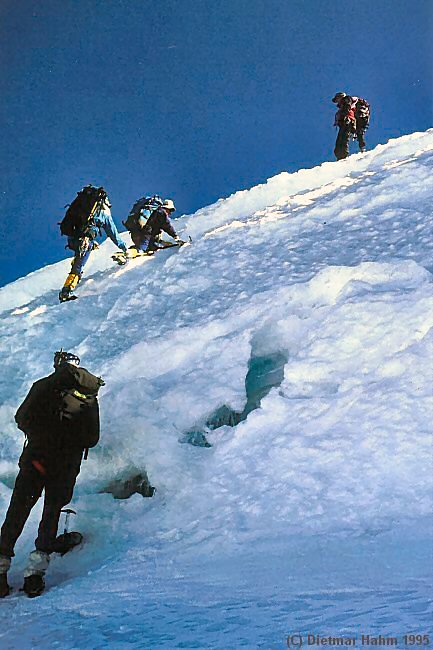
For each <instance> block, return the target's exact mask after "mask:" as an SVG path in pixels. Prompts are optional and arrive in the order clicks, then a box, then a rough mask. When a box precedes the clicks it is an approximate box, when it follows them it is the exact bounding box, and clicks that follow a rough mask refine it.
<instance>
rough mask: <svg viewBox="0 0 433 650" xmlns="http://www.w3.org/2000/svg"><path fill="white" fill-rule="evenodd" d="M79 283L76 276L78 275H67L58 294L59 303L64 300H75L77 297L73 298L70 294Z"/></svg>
mask: <svg viewBox="0 0 433 650" xmlns="http://www.w3.org/2000/svg"><path fill="white" fill-rule="evenodd" d="M79 281H80V276H79V275H78V273H70V274H69V275H68V277H67V278H66V280H65V284H64V285H63V289H62V290H61V292H60V293H59V300H60V302H65V301H66V300H75V298H76V297H77V296H74V295H73V293H72V292H73V290H74V289H75V287H76V286H77V284H78V282H79Z"/></svg>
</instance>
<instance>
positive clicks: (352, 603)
mask: <svg viewBox="0 0 433 650" xmlns="http://www.w3.org/2000/svg"><path fill="white" fill-rule="evenodd" d="M432 167H433V130H430V131H427V132H426V133H418V134H413V135H411V136H405V137H403V138H400V139H398V140H394V141H391V142H390V143H389V144H388V145H381V146H379V147H377V148H376V149H375V150H373V151H371V152H369V153H367V154H364V155H355V156H351V157H350V158H349V159H347V160H345V161H340V162H338V163H324V164H323V165H321V166H320V167H318V168H314V169H311V170H300V171H299V172H297V173H295V174H287V173H283V174H280V175H279V176H276V177H274V178H273V179H270V180H269V181H268V182H267V183H266V184H265V185H261V186H258V187H256V188H252V189H251V190H248V191H243V192H238V193H236V194H235V195H233V196H232V197H229V198H227V199H224V200H220V201H218V202H217V203H216V204H214V205H213V206H208V207H207V208H203V209H202V210H199V211H198V212H197V213H196V214H195V215H191V216H187V217H182V218H181V219H180V220H178V221H177V229H178V231H180V232H183V233H184V234H190V235H191V236H192V237H193V240H194V242H193V245H191V246H186V247H184V248H182V249H180V250H179V251H164V252H162V253H158V255H156V256H155V257H154V258H150V259H144V260H137V261H136V262H134V263H132V264H130V265H129V266H128V267H126V268H124V269H121V270H119V269H118V268H117V267H113V266H112V265H111V259H110V255H111V253H112V251H113V248H112V245H111V243H106V244H104V245H103V246H102V247H101V249H100V251H99V252H97V253H96V254H94V256H93V258H92V261H91V263H90V264H89V267H88V270H87V268H86V271H87V272H86V279H85V280H83V282H82V285H80V289H79V292H78V293H79V295H80V299H79V300H78V301H76V302H75V303H69V304H65V305H58V304H57V303H56V298H57V292H58V289H59V287H60V286H61V284H62V281H63V279H64V276H65V274H66V272H67V267H68V262H67V261H63V262H59V263H58V264H55V265H52V266H50V267H46V268H45V269H41V270H40V271H37V272H35V273H33V274H30V275H29V276H27V278H23V279H21V280H18V281H16V282H14V283H12V284H11V285H8V286H6V287H4V288H2V289H0V305H1V308H2V310H3V311H2V318H1V321H0V331H1V343H0V355H1V359H2V365H3V374H2V378H1V380H0V394H1V398H2V399H1V400H0V403H1V407H0V424H1V431H2V440H1V447H0V451H1V460H0V504H1V508H0V510H1V512H4V511H5V509H6V507H7V503H8V500H9V497H10V493H11V492H10V490H11V487H12V485H13V478H14V475H15V471H16V460H17V457H18V454H19V452H20V447H21V444H22V440H21V438H20V435H19V433H18V434H17V431H16V428H15V426H14V425H13V414H14V412H15V410H16V407H17V405H18V404H19V402H20V400H21V399H22V397H23V396H24V395H25V393H26V391H27V390H28V388H29V386H30V384H31V383H32V381H34V380H35V379H36V378H38V377H40V376H43V375H45V374H47V373H48V372H49V369H50V367H51V360H52V352H53V351H54V349H57V348H59V347H60V346H63V347H64V348H66V349H71V350H74V351H75V352H77V353H78V354H79V355H80V356H81V357H82V361H83V365H85V366H88V367H89V369H91V370H92V371H94V372H96V373H97V374H101V375H102V376H103V377H104V379H105V380H106V387H105V388H104V392H103V393H102V395H101V412H102V431H103V435H102V441H101V444H100V446H99V447H97V448H96V449H95V450H92V453H91V454H90V457H89V460H88V462H87V463H84V464H83V467H82V472H81V475H80V477H79V480H78V486H77V491H76V497H75V499H74V503H75V504H76V505H77V508H78V511H79V526H80V529H81V530H82V531H83V533H84V534H85V536H86V539H88V544H86V546H85V549H86V550H85V549H83V551H82V552H79V553H80V555H76V556H75V560H74V557H73V556H72V555H71V557H68V558H65V559H63V560H61V561H57V560H56V561H54V562H53V567H52V570H51V573H50V574H49V576H48V585H49V586H52V587H53V588H52V589H51V590H50V591H48V592H47V594H46V595H45V596H44V598H43V599H41V600H40V601H38V603H37V605H34V604H32V606H31V607H30V605H29V603H28V602H27V601H24V600H22V599H20V600H19V602H18V601H17V600H11V601H9V602H10V603H11V604H10V605H8V601H5V603H4V611H5V612H8V611H9V612H10V611H14V612H16V613H17V614H19V613H20V612H24V611H25V612H32V613H31V621H32V625H33V626H34V625H36V627H37V626H39V625H41V626H42V625H43V621H44V616H45V615H46V613H47V611H49V608H51V607H53V606H54V607H57V612H58V616H56V615H55V616H54V617H53V618H52V620H51V622H50V623H49V624H48V630H49V632H48V633H49V641H48V645H41V646H40V647H45V648H46V647H55V645H54V644H55V643H56V642H57V641H58V639H59V638H60V639H61V640H62V639H63V645H64V647H67V648H69V647H70V648H73V647H74V648H75V647H77V648H82V647H83V648H84V647H86V648H89V647H90V648H97V647H103V644H104V643H105V644H107V643H109V646H108V647H113V648H117V647H118V648H141V647H152V648H176V647H188V648H193V647H195V648H207V647H211V648H225V647H242V645H245V646H246V647H267V648H268V647H272V646H271V643H274V642H275V643H276V644H277V643H278V641H279V640H280V641H281V640H282V639H284V634H285V632H284V630H286V632H287V631H288V630H289V629H294V626H295V627H296V625H297V628H296V629H304V628H305V629H307V628H308V626H310V627H311V626H312V625H315V627H314V630H315V631H316V632H317V633H319V632H320V630H319V629H318V626H319V623H318V621H320V625H323V628H324V629H325V628H326V629H327V632H328V633H329V632H331V631H334V632H338V631H339V632H341V631H342V630H343V631H344V630H352V631H353V629H355V628H356V629H358V628H357V626H359V625H360V624H363V625H364V626H365V625H368V627H369V629H370V630H373V629H374V630H376V631H378V632H382V633H383V632H385V631H386V630H388V631H390V633H393V634H395V633H396V632H397V631H400V630H403V629H404V627H405V626H408V625H409V626H412V628H414V627H415V628H417V631H421V630H420V627H419V626H420V624H421V623H423V625H426V624H427V621H428V620H429V619H428V606H427V601H428V582H427V581H426V578H425V567H424V562H423V561H424V560H425V558H426V557H427V556H428V542H426V541H425V540H426V539H427V538H428V534H429V526H428V524H426V519H427V517H428V515H429V513H430V512H431V494H432V492H431V440H430V434H431V425H430V422H431V416H432V412H433V404H432V390H431V376H432V365H433V364H432V359H433V349H432V346H433V337H432V332H433V330H432V325H433V309H432V307H433V304H432V303H433V299H432V275H431V273H432V268H433V267H432V249H433V244H432V237H431V233H432V225H433V214H432V213H433V211H432V207H431V197H432V196H433V176H432ZM275 355H280V357H279V358H283V359H284V362H283V374H282V376H281V377H280V379H279V380H278V382H275V384H274V387H273V388H271V389H270V391H269V392H268V394H267V395H265V396H264V397H263V398H262V399H261V401H260V408H253V409H252V410H251V412H249V414H248V417H246V418H245V419H243V421H241V422H239V423H238V424H237V425H236V426H234V427H233V426H228V425H225V426H221V427H219V428H216V429H214V430H213V431H208V432H207V433H206V435H207V438H208V440H209V441H210V442H211V444H212V447H211V448H201V447H194V446H192V445H190V444H181V443H182V442H185V440H186V439H188V437H187V436H188V433H189V432H190V431H204V430H206V422H208V420H209V418H210V417H211V416H212V415H213V414H214V413H215V412H216V411H217V410H218V409H219V408H220V407H222V406H225V407H227V409H229V410H231V411H232V412H233V413H237V412H241V411H242V410H243V409H244V408H245V405H246V402H247V394H246V386H245V384H246V380H247V378H248V376H249V374H248V373H249V368H251V367H252V365H253V364H254V363H255V362H256V361H257V360H267V359H272V358H274V357H275ZM259 380H260V377H258V378H257V377H256V379H255V381H256V382H257V381H259ZM144 468H145V469H146V470H147V472H148V474H149V477H150V480H151V482H152V483H153V484H154V485H156V487H157V493H156V496H155V497H154V498H153V499H143V498H142V497H141V496H139V495H137V494H136V495H134V496H133V497H131V498H130V499H129V500H126V501H114V500H113V498H112V496H111V495H109V494H102V493H100V491H101V490H103V489H104V487H106V485H107V483H109V482H110V481H111V480H113V479H115V478H117V477H119V476H121V475H125V473H128V472H129V473H131V472H134V471H140V470H142V469H144ZM38 514H39V512H38V511H37V509H35V512H34V513H33V514H32V517H31V521H29V523H28V525H27V527H26V529H25V532H24V534H23V537H22V538H21V540H20V542H19V545H18V547H17V560H16V563H15V564H14V568H13V572H12V573H11V576H12V581H13V582H15V583H17V582H18V581H19V574H18V571H19V570H20V569H21V568H22V565H23V563H24V561H25V554H26V553H27V552H28V550H30V548H31V543H32V539H33V537H34V532H35V525H36V523H37V517H38ZM430 528H431V527H430ZM430 532H431V531H430ZM414 548H416V549H417V559H411V560H410V562H409V563H407V562H405V565H404V568H402V567H401V561H402V556H405V554H408V557H412V555H411V550H413V549H414ZM339 557H344V558H345V559H344V561H343V563H341V562H339V559H338V558H339ZM373 567H374V570H375V572H376V575H379V576H380V579H381V589H382V591H381V592H380V595H375V591H374V590H372V591H371V583H369V581H370V580H371V574H370V570H371V571H373ZM50 581H51V582H50ZM325 584H326V585H328V586H329V589H331V592H332V593H331V592H330V591H329V590H325V593H327V594H328V596H329V600H328V602H327V605H326V606H324V601H323V597H320V596H319V593H321V590H323V588H324V585H325ZM54 585H58V586H56V587H54ZM143 585H144V590H145V594H146V599H145V602H143V600H142V598H141V597H140V590H141V589H143ZM227 585H230V588H231V590H232V592H233V599H232V601H230V602H229V600H230V599H229V598H228V596H227ZM259 585H260V586H259ZM288 586H289V589H288ZM409 587H410V588H409ZM368 589H370V591H368ZM104 591H105V593H104ZM305 591H309V593H310V596H311V594H313V596H311V598H312V601H311V600H310V601H308V598H307V597H306V596H305V593H304V592H305ZM110 593H111V596H110ZM303 593H304V595H302V594H303ZM341 593H346V596H345V597H341ZM234 594H236V596H235V595H234ZM338 594H340V596H338ZM277 595H278V599H277V600H275V598H276V597H277ZM119 596H121V600H122V603H123V605H119V601H118V600H117V599H118V598H119ZM292 597H293V598H295V597H296V598H297V599H298V600H299V599H300V600H302V598H304V599H305V603H304V606H303V607H301V608H300V610H299V612H298V614H296V615H294V614H293V612H296V611H297V610H296V607H295V606H294V602H292V601H291V600H290V598H292ZM261 599H265V600H266V599H269V600H268V601H266V602H265V600H263V602H262V601H261ZM342 600H344V601H345V602H344V606H343V605H341V606H340V605H339V603H340V601H342ZM307 601H308V603H307ZM214 602H218V607H219V608H218V612H217V611H215V609H213V605H212V603H214ZM253 602H254V603H255V605H253V604H252V603H253ZM260 602H262V607H263V609H262V611H261V613H260V612H259V613H257V611H256V609H255V606H257V603H260ZM360 602H364V603H368V605H365V608H364V610H363V613H361V614H360V617H361V618H358V619H357V618H356V616H354V615H353V616H352V622H351V620H350V617H348V614H347V612H348V611H352V612H353V611H355V610H356V611H357V607H358V606H359V605H360ZM383 602H385V608H386V613H385V614H384V613H383V611H382V609H383V607H384V605H383ZM408 602H409V605H407V603H408ZM114 603H116V606H117V605H119V610H118V611H116V614H115V615H114V616H112V618H111V619H110V621H108V620H107V618H106V617H105V616H104V612H105V611H106V610H107V608H112V606H113V604H114ZM197 603H198V604H197ZM206 603H207V605H206V607H207V610H206V611H208V612H209V620H208V621H207V622H206V621H203V619H202V615H203V612H204V610H203V608H204V606H205V604H206ZM266 603H267V604H266ZM282 603H285V604H282ZM405 604H406V605H405ZM229 605H230V606H231V607H232V608H233V609H234V611H235V612H237V614H236V615H237V616H238V617H239V620H238V621H237V623H236V621H235V623H233V624H232V623H230V621H227V618H226V617H224V616H223V614H222V613H221V610H224V608H227V607H229ZM2 606H3V604H2ZM153 607H154V608H155V609H153ZM161 607H162V608H163V609H162V611H161ZM164 607H166V610H164ZM200 607H201V608H202V609H201V610H200ZM12 608H16V609H14V610H13V609H12ZM361 609H362V608H361ZM191 610H194V611H195V613H196V617H195V618H194V619H193V621H192V622H191V624H190V625H189V627H188V625H186V626H183V622H184V621H185V617H186V618H188V615H187V613H188V612H189V611H191ZM224 611H225V610H224ZM156 612H158V614H157V613H156ZM6 615H8V614H6ZM9 615H10V614H9ZM77 615H78V616H79V617H80V627H79V629H78V628H76V626H75V617H76V616H77ZM293 617H294V618H293ZM229 618H230V617H229ZM176 621H177V627H176V624H175V622H176ZM14 623H15V625H14V630H13V631H12V632H11V633H9V635H7V634H6V633H0V639H1V638H2V637H1V634H6V637H5V638H6V639H7V640H8V641H9V643H10V644H11V646H10V647H18V646H15V645H13V644H14V643H17V639H21V640H22V639H24V643H26V642H27V641H26V639H29V638H30V637H29V636H28V634H30V632H29V629H30V628H29V629H28V628H27V627H26V625H27V624H26V623H25V622H22V623H21V622H19V621H18V619H14ZM45 623H46V621H45ZM122 627H123V628H124V629H123V631H122ZM319 627H320V626H319ZM331 628H332V629H331ZM62 629H63V630H67V631H68V634H69V635H70V636H69V637H67V638H66V640H65V637H64V636H62V634H63V632H61V630H62ZM146 630H147V631H146ZM224 630H228V632H227V635H228V636H227V635H226V636H224V634H223V631H224ZM59 635H60V636H59ZM143 635H144V636H143ZM146 635H147V636H146ZM71 639H72V640H71ZM143 640H145V641H146V644H147V645H145V644H144V641H143ZM29 643H30V641H29ZM45 643H47V642H45ZM50 644H51V645H50ZM101 644H102V645H101ZM182 644H183V645H182ZM254 644H255V645H254ZM260 644H262V645H260ZM19 647H27V646H19ZM28 647H39V646H38V645H37V646H34V645H33V646H30V645H29V646H28ZM274 647H283V646H282V645H281V643H280V645H275V646H274Z"/></svg>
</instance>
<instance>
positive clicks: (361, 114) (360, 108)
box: [355, 97, 370, 124]
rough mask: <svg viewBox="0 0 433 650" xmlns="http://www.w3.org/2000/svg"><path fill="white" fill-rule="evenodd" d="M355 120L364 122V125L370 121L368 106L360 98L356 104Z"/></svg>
mask: <svg viewBox="0 0 433 650" xmlns="http://www.w3.org/2000/svg"><path fill="white" fill-rule="evenodd" d="M355 118H356V120H359V121H363V122H365V124H368V122H369V120H370V104H369V103H368V102H367V100H365V99H363V98H362V97H360V98H359V99H358V101H357V102H356V108H355Z"/></svg>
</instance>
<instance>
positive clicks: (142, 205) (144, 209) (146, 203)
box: [122, 194, 163, 231]
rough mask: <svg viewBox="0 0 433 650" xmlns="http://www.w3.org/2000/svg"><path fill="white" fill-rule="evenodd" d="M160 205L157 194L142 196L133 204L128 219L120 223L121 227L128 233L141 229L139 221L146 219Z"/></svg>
mask: <svg viewBox="0 0 433 650" xmlns="http://www.w3.org/2000/svg"><path fill="white" fill-rule="evenodd" d="M162 204H163V200H162V199H161V197H160V196H158V194H154V195H153V196H143V197H142V198H141V199H138V200H137V201H136V202H135V203H134V205H133V206H132V208H131V211H130V213H129V214H128V217H127V218H126V219H125V221H122V223H123V225H124V226H125V228H126V229H127V230H129V231H131V230H134V229H135V228H137V227H141V225H140V226H139V224H138V221H139V219H140V218H145V219H148V218H149V217H150V215H151V214H152V212H153V211H154V210H156V208H158V207H159V206H160V205H162Z"/></svg>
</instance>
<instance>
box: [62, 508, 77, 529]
mask: <svg viewBox="0 0 433 650" xmlns="http://www.w3.org/2000/svg"><path fill="white" fill-rule="evenodd" d="M61 512H64V513H65V515H66V517H65V528H64V530H63V534H64V535H66V533H67V532H68V524H69V517H70V516H71V515H76V514H77V513H76V512H75V510H72V508H65V509H64V510H62V511H61Z"/></svg>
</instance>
